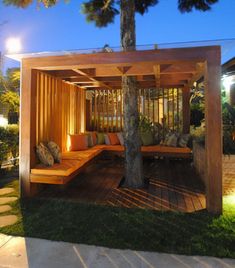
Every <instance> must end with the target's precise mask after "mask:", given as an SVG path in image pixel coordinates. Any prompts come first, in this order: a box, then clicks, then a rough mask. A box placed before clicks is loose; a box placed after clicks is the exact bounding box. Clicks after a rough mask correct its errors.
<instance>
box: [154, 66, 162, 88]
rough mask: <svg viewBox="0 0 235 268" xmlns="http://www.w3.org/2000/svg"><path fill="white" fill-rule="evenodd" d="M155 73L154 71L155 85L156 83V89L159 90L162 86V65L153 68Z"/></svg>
mask: <svg viewBox="0 0 235 268" xmlns="http://www.w3.org/2000/svg"><path fill="white" fill-rule="evenodd" d="M153 71H154V75H155V83H156V88H159V87H160V85H161V81H160V79H161V75H160V65H159V64H158V65H154V66H153Z"/></svg>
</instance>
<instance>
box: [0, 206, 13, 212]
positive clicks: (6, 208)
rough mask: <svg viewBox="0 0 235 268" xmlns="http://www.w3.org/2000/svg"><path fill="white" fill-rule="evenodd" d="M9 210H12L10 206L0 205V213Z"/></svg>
mask: <svg viewBox="0 0 235 268" xmlns="http://www.w3.org/2000/svg"><path fill="white" fill-rule="evenodd" d="M9 210H12V207H11V206H8V205H5V206H0V213H3V212H7V211H9Z"/></svg>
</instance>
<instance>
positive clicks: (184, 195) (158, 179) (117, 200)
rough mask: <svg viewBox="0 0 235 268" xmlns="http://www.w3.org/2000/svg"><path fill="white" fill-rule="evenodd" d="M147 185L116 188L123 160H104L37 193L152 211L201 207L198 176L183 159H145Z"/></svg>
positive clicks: (202, 205) (120, 176)
mask: <svg viewBox="0 0 235 268" xmlns="http://www.w3.org/2000/svg"><path fill="white" fill-rule="evenodd" d="M144 170H145V176H146V177H147V178H149V186H148V187H146V188H143V189H127V188H121V187H119V184H120V181H121V179H122V177H123V162H122V161H121V160H120V159H118V160H115V161H112V162H110V161H105V162H103V161H102V162H101V163H99V164H97V166H96V167H95V169H94V168H93V169H92V170H90V171H88V172H86V173H85V174H80V175H79V176H78V177H77V178H76V179H74V180H73V181H72V182H71V183H69V184H68V185H67V186H66V187H64V188H61V187H58V186H50V187H49V188H48V189H47V190H46V191H44V192H43V193H42V194H41V196H44V197H56V198H68V199H72V200H75V201H79V202H92V203H96V204H104V205H112V206H120V207H128V208H136V207H137V208H148V209H156V210H174V211H182V212H193V211H197V210H201V209H204V208H205V195H204V190H203V186H202V184H201V183H200V180H199V178H198V177H197V176H196V175H195V171H194V169H193V168H192V167H191V165H190V163H189V162H187V161H171V162H170V163H165V162H164V161H162V160H155V161H146V162H145V165H144Z"/></svg>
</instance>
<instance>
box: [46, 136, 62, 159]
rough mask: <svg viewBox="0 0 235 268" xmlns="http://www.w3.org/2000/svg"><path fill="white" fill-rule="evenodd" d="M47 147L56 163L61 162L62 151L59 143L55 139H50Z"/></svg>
mask: <svg viewBox="0 0 235 268" xmlns="http://www.w3.org/2000/svg"><path fill="white" fill-rule="evenodd" d="M47 147H48V149H49V151H50V153H51V154H52V156H53V157H54V160H55V162H56V163H61V153H60V147H59V145H57V144H56V143H55V142H54V141H49V142H48V143H47Z"/></svg>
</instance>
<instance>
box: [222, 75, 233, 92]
mask: <svg viewBox="0 0 235 268" xmlns="http://www.w3.org/2000/svg"><path fill="white" fill-rule="evenodd" d="M222 83H223V86H224V88H225V90H226V92H229V90H230V87H231V85H232V84H235V77H234V76H224V77H222Z"/></svg>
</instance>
